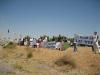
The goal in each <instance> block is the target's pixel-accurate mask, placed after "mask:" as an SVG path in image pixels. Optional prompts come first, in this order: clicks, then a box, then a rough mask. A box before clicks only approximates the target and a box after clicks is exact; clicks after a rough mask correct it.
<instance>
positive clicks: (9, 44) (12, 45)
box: [3, 42, 16, 49]
mask: <svg viewBox="0 0 100 75" xmlns="http://www.w3.org/2000/svg"><path fill="white" fill-rule="evenodd" d="M15 47H16V44H15V43H13V42H9V43H7V44H6V45H4V46H3V48H10V49H12V48H15Z"/></svg>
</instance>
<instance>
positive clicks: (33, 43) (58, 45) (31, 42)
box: [18, 32, 100, 54]
mask: <svg viewBox="0 0 100 75" xmlns="http://www.w3.org/2000/svg"><path fill="white" fill-rule="evenodd" d="M92 39H93V45H92V46H91V47H92V51H93V52H95V53H96V52H97V51H98V52H99V54H100V46H99V44H98V41H99V36H98V33H97V32H94V34H93V36H92ZM47 43H48V38H47V37H45V38H43V39H41V38H39V39H36V38H29V39H28V38H23V39H19V41H18V44H19V45H20V46H21V45H25V46H30V47H33V48H41V47H42V48H47ZM64 43H65V41H63V40H62V39H60V40H58V41H55V49H58V50H64V48H63V47H64ZM67 43H69V42H67ZM77 45H78V44H77V42H76V40H74V41H73V47H74V48H73V52H77V51H78V50H77Z"/></svg>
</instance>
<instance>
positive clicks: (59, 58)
mask: <svg viewBox="0 0 100 75" xmlns="http://www.w3.org/2000/svg"><path fill="white" fill-rule="evenodd" d="M0 49H1V50H0V64H2V65H0V75H96V74H97V73H100V55H99V54H94V53H93V52H92V50H91V48H89V47H78V52H73V48H68V49H67V50H65V51H59V50H55V49H46V48H29V47H23V46H22V47H20V46H17V47H16V48H14V49H2V48H0Z"/></svg>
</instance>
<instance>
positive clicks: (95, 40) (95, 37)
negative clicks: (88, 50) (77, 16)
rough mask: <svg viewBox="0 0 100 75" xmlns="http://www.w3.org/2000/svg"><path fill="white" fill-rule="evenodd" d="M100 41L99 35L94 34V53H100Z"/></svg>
mask: <svg viewBox="0 0 100 75" xmlns="http://www.w3.org/2000/svg"><path fill="white" fill-rule="evenodd" d="M98 40H99V36H98V34H97V32H94V35H93V51H94V52H95V53H96V50H98V51H99V53H100V48H99V47H100V46H99V44H98Z"/></svg>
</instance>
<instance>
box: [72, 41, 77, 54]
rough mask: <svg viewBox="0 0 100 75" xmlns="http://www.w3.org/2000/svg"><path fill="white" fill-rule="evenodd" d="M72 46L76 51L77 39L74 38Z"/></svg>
mask: <svg viewBox="0 0 100 75" xmlns="http://www.w3.org/2000/svg"><path fill="white" fill-rule="evenodd" d="M73 46H74V52H77V41H76V39H74V42H73Z"/></svg>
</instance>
